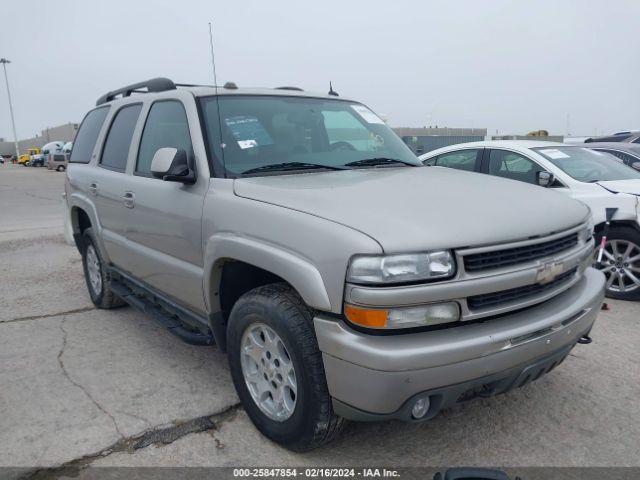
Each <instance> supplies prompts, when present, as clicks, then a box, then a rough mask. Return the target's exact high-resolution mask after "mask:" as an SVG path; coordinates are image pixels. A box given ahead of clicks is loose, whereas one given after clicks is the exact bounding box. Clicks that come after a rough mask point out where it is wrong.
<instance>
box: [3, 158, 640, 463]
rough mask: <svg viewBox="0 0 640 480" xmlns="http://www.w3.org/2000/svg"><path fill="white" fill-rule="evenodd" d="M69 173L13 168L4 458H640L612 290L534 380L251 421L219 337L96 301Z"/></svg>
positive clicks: (634, 317) (631, 328) (633, 309)
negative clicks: (406, 420)
mask: <svg viewBox="0 0 640 480" xmlns="http://www.w3.org/2000/svg"><path fill="white" fill-rule="evenodd" d="M62 183H63V174H61V173H57V172H48V171H46V169H42V168H41V169H34V168H26V167H15V166H6V165H0V204H1V205H3V207H2V209H0V445H2V446H3V448H2V449H0V466H14V467H29V468H37V467H40V468H47V467H55V466H60V465H65V464H66V465H67V466H68V467H69V468H70V469H71V470H73V469H74V468H76V469H77V468H80V467H83V466H85V465H89V464H90V465H96V466H98V465H110V466H219V465H220V466H237V465H245V466H248V465H257V466H262V465H270V466H280V465H297V466H301V465H328V466H332V465H370V464H371V463H372V462H374V463H375V464H379V465H389V466H422V465H425V466H433V465H449V466H452V465H461V464H465V465H484V466H492V465H502V466H536V465H554V466H574V465H579V466H587V465H594V466H639V465H640V455H639V446H638V445H639V443H638V439H639V438H640V400H639V399H640V382H638V379H639V378H640V349H638V348H637V345H638V344H639V343H640V328H639V327H640V305H638V304H634V303H628V302H609V303H610V306H611V310H610V311H603V312H602V313H601V316H600V319H599V321H598V322H597V324H596V327H595V329H594V331H593V338H594V343H593V344H591V345H589V346H578V347H576V349H575V350H574V351H573V352H572V354H571V356H570V357H569V358H568V359H567V360H566V361H565V362H564V363H563V364H562V365H561V366H560V367H558V368H557V369H556V370H554V371H553V372H552V373H551V374H549V375H547V376H545V377H543V378H541V379H540V380H538V381H536V382H534V383H533V384H530V385H528V386H526V387H525V388H523V389H521V390H518V391H514V392H511V393H508V394H506V395H503V396H499V397H495V398H490V399H485V400H479V401H474V402H471V403H468V404H464V405H462V406H460V407H458V408H455V409H452V410H449V411H447V412H445V414H443V415H441V416H439V417H437V418H436V419H434V420H433V421H431V422H428V423H426V424H418V425H406V424H402V423H398V422H391V423H376V424H350V425H349V426H348V428H347V430H346V432H345V433H344V435H343V436H342V437H341V438H340V439H338V441H336V442H334V443H333V444H331V445H328V446H326V447H324V448H321V449H318V450H316V451H313V452H310V453H306V454H295V453H291V452H289V451H287V450H284V449H282V448H280V447H278V446H276V445H274V444H273V443H271V442H270V441H268V440H267V439H265V438H264V437H262V436H261V435H260V434H259V433H258V432H257V431H256V430H255V428H254V427H253V426H252V425H251V423H250V421H249V420H248V418H247V416H246V415H245V413H244V412H243V410H242V408H241V407H239V406H238V400H237V397H236V394H235V391H234V389H233V385H232V383H231V380H230V377H229V373H228V368H227V363H226V359H225V357H224V355H222V354H221V353H220V352H218V351H217V350H216V349H215V348H207V347H193V346H189V345H186V344H184V343H182V342H181V341H180V340H179V339H177V338H176V337H174V336H172V335H171V334H169V333H168V332H166V331H165V330H163V329H162V328H161V327H159V326H157V325H156V324H155V323H154V321H153V320H152V319H151V318H149V317H146V316H145V315H143V314H140V313H138V312H137V311H135V310H133V309H131V308H129V307H123V308H120V309H116V310H111V311H103V310H95V309H94V308H93V306H92V304H91V302H90V300H89V297H88V295H87V292H86V287H85V285H84V280H83V277H82V268H81V263H80V257H79V254H78V252H77V251H76V250H75V248H74V247H71V246H69V245H67V244H66V243H65V242H64V240H63V237H62V220H61V218H60V211H61V206H60V198H61V197H60V193H61V191H62Z"/></svg>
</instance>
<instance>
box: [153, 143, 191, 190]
mask: <svg viewBox="0 0 640 480" xmlns="http://www.w3.org/2000/svg"><path fill="white" fill-rule="evenodd" d="M151 175H153V176H154V177H156V178H161V179H162V180H164V181H165V182H180V183H188V184H192V183H195V181H196V175H195V172H194V170H193V168H192V166H191V165H190V162H189V159H188V157H187V152H185V151H184V150H182V149H177V148H172V147H165V148H159V149H158V150H157V151H156V153H155V154H154V155H153V160H151Z"/></svg>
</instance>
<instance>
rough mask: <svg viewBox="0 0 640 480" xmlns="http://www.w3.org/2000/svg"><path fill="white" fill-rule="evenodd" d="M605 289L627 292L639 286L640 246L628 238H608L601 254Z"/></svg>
mask: <svg viewBox="0 0 640 480" xmlns="http://www.w3.org/2000/svg"><path fill="white" fill-rule="evenodd" d="M600 269H601V270H602V272H603V273H604V274H605V275H606V277H607V284H606V285H607V290H610V291H612V292H619V293H627V292H633V291H635V290H637V289H638V288H640V247H639V246H638V245H636V244H635V243H633V242H630V241H628V240H609V241H607V243H605V246H604V252H603V255H602V264H601V268H600Z"/></svg>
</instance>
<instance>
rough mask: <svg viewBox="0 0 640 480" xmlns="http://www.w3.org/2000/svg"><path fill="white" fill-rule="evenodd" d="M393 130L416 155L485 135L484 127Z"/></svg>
mask: <svg viewBox="0 0 640 480" xmlns="http://www.w3.org/2000/svg"><path fill="white" fill-rule="evenodd" d="M393 131H394V132H396V133H397V134H398V136H399V137H400V138H401V139H402V141H403V142H404V143H406V144H407V145H408V146H409V148H410V149H411V150H413V152H414V153H415V154H416V155H422V154H423V153H427V152H430V151H431V150H435V149H437V148H440V147H446V146H448V145H455V144H457V143H466V142H479V141H481V140H484V139H485V137H486V136H487V129H486V128H448V127H443V128H438V127H435V128H432V127H429V128H427V127H423V128H410V127H398V128H394V129H393Z"/></svg>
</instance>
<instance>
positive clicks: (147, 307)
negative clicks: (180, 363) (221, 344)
mask: <svg viewBox="0 0 640 480" xmlns="http://www.w3.org/2000/svg"><path fill="white" fill-rule="evenodd" d="M110 274H111V289H112V290H113V293H115V294H116V295H117V296H118V297H120V298H122V299H123V300H124V301H125V302H127V303H128V304H129V305H131V306H132V307H134V308H136V309H138V310H140V311H141V312H143V313H146V314H149V315H151V316H152V317H153V318H154V319H155V320H156V321H157V322H158V323H159V324H160V325H162V326H163V327H164V328H166V329H167V330H169V332H170V333H172V334H174V335H175V336H176V337H178V338H180V339H181V340H182V341H184V342H185V343H188V344H190V345H199V346H209V345H214V344H215V341H214V339H213V335H212V334H211V330H210V328H209V327H208V326H207V325H206V321H204V320H203V319H201V318H200V317H198V316H197V315H195V314H193V313H192V312H189V311H187V310H185V309H184V308H182V307H180V306H178V305H176V304H175V303H173V302H171V301H169V300H167V299H165V298H162V297H159V296H158V295H157V294H155V293H154V292H152V291H151V290H149V289H148V288H146V287H145V286H144V285H142V284H140V283H139V282H136V281H135V280H133V279H131V278H130V277H128V276H126V275H125V274H123V273H122V272H120V271H118V270H116V269H110Z"/></svg>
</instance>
